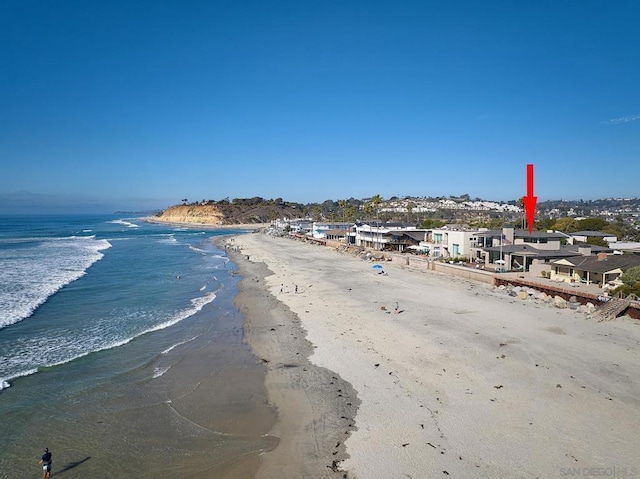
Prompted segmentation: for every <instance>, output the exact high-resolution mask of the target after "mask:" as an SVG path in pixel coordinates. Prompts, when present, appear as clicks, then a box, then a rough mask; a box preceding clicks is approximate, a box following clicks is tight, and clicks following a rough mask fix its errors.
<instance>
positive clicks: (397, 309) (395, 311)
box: [393, 301, 400, 314]
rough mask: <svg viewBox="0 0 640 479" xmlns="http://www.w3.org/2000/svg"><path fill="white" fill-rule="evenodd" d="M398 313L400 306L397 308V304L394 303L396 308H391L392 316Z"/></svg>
mask: <svg viewBox="0 0 640 479" xmlns="http://www.w3.org/2000/svg"><path fill="white" fill-rule="evenodd" d="M399 311H400V306H398V302H397V301H396V307H395V308H393V314H398V312H399Z"/></svg>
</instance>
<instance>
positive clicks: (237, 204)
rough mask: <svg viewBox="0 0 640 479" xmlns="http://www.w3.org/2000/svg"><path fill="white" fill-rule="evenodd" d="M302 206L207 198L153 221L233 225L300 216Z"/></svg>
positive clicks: (172, 209) (175, 208)
mask: <svg viewBox="0 0 640 479" xmlns="http://www.w3.org/2000/svg"><path fill="white" fill-rule="evenodd" d="M301 210H302V206H301V205H296V204H292V203H288V202H284V201H282V199H280V198H278V199H276V200H265V199H263V198H247V199H234V200H232V201H229V200H222V201H206V202H199V203H191V204H180V205H174V206H170V207H168V208H167V209H165V210H164V211H161V212H160V213H158V214H156V215H155V216H154V217H153V221H157V222H162V223H182V224H192V225H210V226H231V225H258V224H264V223H269V222H270V221H272V220H274V219H275V218H278V217H282V216H298V215H300V214H301Z"/></svg>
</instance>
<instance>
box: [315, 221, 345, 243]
mask: <svg viewBox="0 0 640 479" xmlns="http://www.w3.org/2000/svg"><path fill="white" fill-rule="evenodd" d="M351 226H353V223H345V222H320V221H314V222H313V225H312V226H311V236H313V237H314V238H315V239H325V238H326V237H327V233H329V232H330V233H331V235H332V236H338V234H337V230H340V231H343V232H344V234H343V235H342V237H343V238H344V237H345V235H346V234H347V232H348V231H349V228H350V227H351Z"/></svg>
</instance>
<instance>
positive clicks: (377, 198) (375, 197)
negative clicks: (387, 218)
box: [371, 195, 382, 249]
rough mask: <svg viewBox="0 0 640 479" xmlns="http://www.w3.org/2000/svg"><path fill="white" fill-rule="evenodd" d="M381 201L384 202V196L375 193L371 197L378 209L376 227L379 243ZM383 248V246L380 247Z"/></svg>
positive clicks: (372, 202)
mask: <svg viewBox="0 0 640 479" xmlns="http://www.w3.org/2000/svg"><path fill="white" fill-rule="evenodd" d="M380 203H382V196H380V195H373V197H372V198H371V204H372V205H373V207H374V208H375V209H376V223H377V225H376V228H377V233H378V234H377V237H378V241H377V242H378V244H380ZM380 249H382V248H380Z"/></svg>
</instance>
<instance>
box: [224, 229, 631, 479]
mask: <svg viewBox="0 0 640 479" xmlns="http://www.w3.org/2000/svg"><path fill="white" fill-rule="evenodd" d="M232 244H233V245H234V246H235V247H237V248H239V250H240V253H231V254H232V257H233V258H234V261H236V262H237V264H238V265H239V267H240V270H241V272H242V274H243V275H244V276H245V279H244V281H243V286H242V293H241V294H240V297H239V298H238V300H237V301H238V302H237V304H238V305H239V307H240V309H241V310H242V311H243V312H244V313H245V315H246V333H247V338H248V341H249V343H250V344H251V346H252V348H253V350H254V352H255V353H256V355H257V356H258V357H259V358H261V359H262V360H264V363H265V364H266V366H267V368H268V373H267V378H266V386H267V390H268V395H269V401H270V403H272V404H273V405H274V406H275V407H276V408H277V411H278V423H277V425H276V427H275V428H274V429H273V430H272V431H271V434H273V435H276V436H278V437H280V441H281V442H280V445H279V446H278V447H276V448H275V449H274V450H273V451H271V452H269V453H266V454H264V455H263V456H262V461H263V463H262V466H261V468H260V470H259V472H258V476H257V477H258V478H262V479H264V478H266V479H270V478H276V477H278V478H281V477H285V478H288V477H291V478H293V477H300V478H302V477H305V478H306V477H349V478H359V479H365V478H396V477H398V478H401V477H414V478H423V477H461V478H471V477H491V478H513V477H526V478H529V477H530V478H537V477H545V478H548V477H567V476H568V475H570V474H572V473H573V475H575V472H576V471H579V473H580V474H582V475H585V474H587V473H591V472H593V471H596V472H597V471H604V472H603V473H609V477H612V473H613V472H615V473H616V474H617V475H616V477H632V474H634V473H635V474H636V475H638V474H640V460H639V459H638V456H637V453H636V446H635V443H636V441H637V439H638V437H639V434H638V431H640V414H639V413H640V385H639V384H638V383H637V381H636V378H638V377H640V327H639V323H638V322H637V321H634V320H629V319H624V318H622V319H618V320H616V321H614V322H607V323H598V322H596V320H595V319H589V318H587V317H585V316H584V315H582V314H579V313H576V312H574V311H570V310H560V309H555V308H553V307H549V306H547V305H543V304H537V303H534V302H524V301H522V300H519V299H517V298H512V297H509V296H505V295H502V294H498V293H497V292H495V291H494V290H493V289H492V288H491V287H489V286H486V285H481V284H477V283H473V282H468V281H466V280H461V279H456V278H452V277H449V276H445V275H441V274H438V273H434V272H415V271H409V270H407V269H405V267H404V266H402V265H398V264H390V263H389V264H385V270H386V271H388V273H389V275H388V276H382V275H378V274H376V273H375V271H374V270H372V267H371V266H372V265H371V263H367V262H365V261H362V260H360V259H358V258H355V257H351V256H347V255H341V254H339V253H337V252H335V251H334V250H332V249H331V248H326V247H320V246H315V245H309V244H306V243H301V242H297V241H293V240H290V239H286V238H272V237H267V236H265V235H260V234H250V235H241V236H237V237H234V238H233V240H232ZM247 257H248V260H247ZM265 265H266V266H265ZM266 268H268V270H267V269H266ZM265 276H266V277H265ZM296 286H297V287H298V292H297V293H296V291H295V287H296ZM396 302H397V303H398V309H399V312H398V314H395V313H394V309H395V305H396ZM305 334H306V341H305V340H302V338H303V337H304V335H305ZM308 355H309V359H308V360H307V359H306V357H307V356H308ZM347 404H350V405H348V406H347ZM354 414H355V422H354ZM354 427H355V429H353V428H354ZM345 439H346V442H345ZM332 446H337V447H336V448H335V449H334V448H332ZM334 453H335V454H334ZM333 461H335V462H333ZM328 466H329V467H328ZM331 466H333V469H334V470H337V471H341V472H334V470H332V469H331ZM585 471H586V472H585ZM593 474H595V472H594V473H593ZM593 474H591V475H593ZM623 474H626V476H625V475H623Z"/></svg>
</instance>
